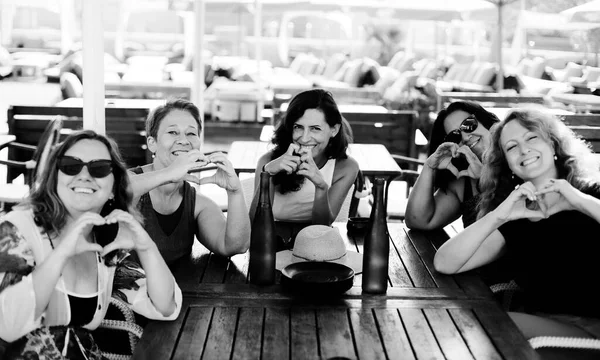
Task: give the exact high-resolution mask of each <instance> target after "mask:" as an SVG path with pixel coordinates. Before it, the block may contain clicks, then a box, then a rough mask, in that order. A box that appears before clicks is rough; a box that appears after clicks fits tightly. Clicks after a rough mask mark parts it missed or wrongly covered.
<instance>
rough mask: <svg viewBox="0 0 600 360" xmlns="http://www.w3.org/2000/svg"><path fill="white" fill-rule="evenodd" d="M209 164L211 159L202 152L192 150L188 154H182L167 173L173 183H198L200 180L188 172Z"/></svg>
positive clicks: (168, 168)
mask: <svg viewBox="0 0 600 360" xmlns="http://www.w3.org/2000/svg"><path fill="white" fill-rule="evenodd" d="M209 163H210V160H209V158H208V157H207V156H206V155H204V154H203V153H202V152H200V150H190V151H188V152H187V153H183V152H180V153H179V156H177V158H176V159H175V161H173V162H172V163H171V164H170V165H169V166H168V167H167V171H168V173H169V175H170V176H171V182H179V181H183V180H188V181H192V182H198V178H197V177H195V176H194V175H190V174H189V173H188V172H189V171H191V170H195V169H200V168H202V167H204V166H206V165H208V164H209Z"/></svg>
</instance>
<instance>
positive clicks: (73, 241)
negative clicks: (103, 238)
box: [56, 212, 106, 258]
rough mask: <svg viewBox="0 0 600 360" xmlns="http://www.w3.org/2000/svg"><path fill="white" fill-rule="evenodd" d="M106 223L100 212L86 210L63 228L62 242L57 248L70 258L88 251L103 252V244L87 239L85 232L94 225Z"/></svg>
mask: <svg viewBox="0 0 600 360" xmlns="http://www.w3.org/2000/svg"><path fill="white" fill-rule="evenodd" d="M104 224H106V220H105V219H104V218H103V217H102V216H100V214H98V213H94V212H86V213H85V214H83V215H81V216H80V217H79V218H77V220H75V222H73V223H72V224H71V225H70V226H68V227H67V228H65V229H63V231H62V232H61V235H60V239H61V240H60V243H59V244H58V246H57V247H56V250H59V251H62V252H63V254H64V256H66V257H67V258H70V257H71V256H75V255H78V254H81V253H84V252H88V251H96V252H102V246H100V245H98V244H96V243H93V242H89V241H87V240H86V239H85V238H84V236H83V234H87V233H89V232H90V231H91V230H92V227H94V226H96V225H98V226H100V225H104Z"/></svg>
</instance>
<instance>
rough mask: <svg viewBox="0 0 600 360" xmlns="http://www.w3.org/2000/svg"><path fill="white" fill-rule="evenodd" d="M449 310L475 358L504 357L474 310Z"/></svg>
mask: <svg viewBox="0 0 600 360" xmlns="http://www.w3.org/2000/svg"><path fill="white" fill-rule="evenodd" d="M448 312H449V313H450V315H451V316H452V320H454V323H455V324H456V327H457V328H458V330H459V331H460V334H461V336H462V338H463V339H464V340H465V342H466V343H467V345H468V346H469V350H470V351H471V354H473V356H474V357H475V359H477V360H483V359H487V360H500V359H501V358H502V357H501V356H500V354H498V351H497V350H496V349H495V348H494V345H493V344H492V342H491V341H490V339H489V338H488V337H487V336H486V335H485V330H484V329H483V328H482V327H481V324H480V323H479V321H478V320H477V318H476V317H475V314H473V311H472V310H470V309H450V310H448Z"/></svg>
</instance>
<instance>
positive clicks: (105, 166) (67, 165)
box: [58, 156, 113, 178]
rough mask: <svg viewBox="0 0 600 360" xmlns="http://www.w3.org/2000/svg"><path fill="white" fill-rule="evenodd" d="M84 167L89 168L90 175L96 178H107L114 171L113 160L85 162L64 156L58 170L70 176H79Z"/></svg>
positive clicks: (59, 162)
mask: <svg viewBox="0 0 600 360" xmlns="http://www.w3.org/2000/svg"><path fill="white" fill-rule="evenodd" d="M84 166H86V167H87V170H88V172H89V173H90V175H91V176H93V177H95V178H103V177H106V176H108V175H109V174H110V173H111V172H112V170H113V163H112V160H105V159H101V160H92V161H88V162H83V161H81V160H80V159H78V158H75V157H72V156H63V157H61V158H60V159H59V160H58V170H60V171H62V172H63V173H65V174H66V175H69V176H75V175H77V174H79V173H80V172H81V169H83V167H84Z"/></svg>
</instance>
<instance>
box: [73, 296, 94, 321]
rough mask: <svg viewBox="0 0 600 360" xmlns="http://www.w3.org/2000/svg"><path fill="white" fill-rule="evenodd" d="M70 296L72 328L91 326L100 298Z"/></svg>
mask: <svg viewBox="0 0 600 360" xmlns="http://www.w3.org/2000/svg"><path fill="white" fill-rule="evenodd" d="M68 296H69V307H70V308H71V322H70V323H69V325H71V326H83V325H86V324H89V323H90V322H91V321H92V319H93V318H94V314H95V313H96V306H98V296H92V297H89V298H84V297H77V296H73V295H68Z"/></svg>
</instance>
